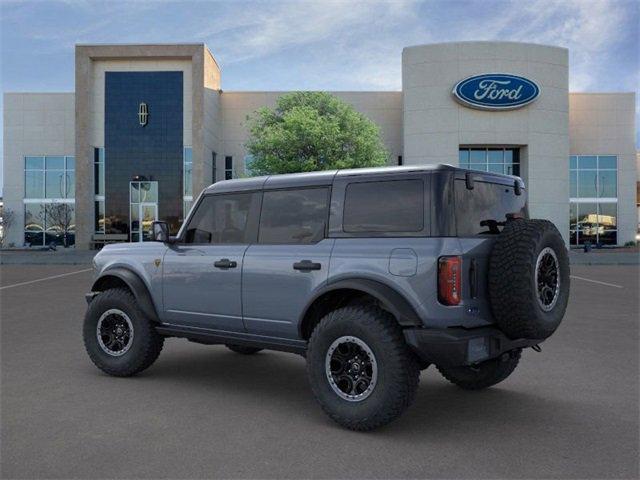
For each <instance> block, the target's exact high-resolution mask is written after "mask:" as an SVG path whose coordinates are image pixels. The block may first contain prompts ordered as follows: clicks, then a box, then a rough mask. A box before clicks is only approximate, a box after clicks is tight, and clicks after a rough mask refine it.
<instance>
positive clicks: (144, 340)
mask: <svg viewBox="0 0 640 480" xmlns="http://www.w3.org/2000/svg"><path fill="white" fill-rule="evenodd" d="M83 337H84V346H85V349H86V350H87V353H88V354H89V358H90V359H91V361H92V362H93V363H94V364H95V366H96V367H98V368H99V369H100V370H102V371H103V372H105V373H108V374H109V375H114V376H116V377H128V376H130V375H135V374H136V373H139V372H141V371H143V370H144V369H146V368H148V367H150V366H151V364H152V363H153V362H155V361H156V359H157V358H158V355H160V351H161V350H162V346H163V344H164V337H162V336H161V335H159V334H158V333H157V332H156V330H155V328H154V326H153V324H152V322H151V320H149V319H148V318H147V317H146V316H145V315H144V313H142V311H141V310H140V308H139V307H138V304H137V303H136V299H135V297H134V296H133V295H132V294H131V292H129V291H128V290H125V289H123V288H113V289H110V290H107V291H105V292H102V293H101V294H100V295H98V296H96V297H95V298H94V299H93V300H92V301H91V303H90V304H89V308H88V309H87V313H86V315H85V318H84V327H83Z"/></svg>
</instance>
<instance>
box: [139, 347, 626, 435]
mask: <svg viewBox="0 0 640 480" xmlns="http://www.w3.org/2000/svg"><path fill="white" fill-rule="evenodd" d="M515 375H518V372H516V373H515ZM142 376H143V377H147V378H148V379H153V380H154V383H157V382H163V383H164V382H170V383H171V388H172V389H175V388H181V389H185V390H186V392H184V393H187V394H188V393H189V392H196V391H198V392H201V391H202V389H203V388H205V389H210V390H211V391H212V393H216V394H224V395H225V396H228V397H229V396H230V397H232V398H233V399H235V400H237V401H239V402H242V401H247V402H249V401H253V400H255V399H256V398H259V399H260V401H261V403H262V404H265V406H267V407H268V408H269V409H270V410H271V411H272V412H274V413H280V414H282V415H284V416H286V417H287V418H288V419H289V421H293V422H295V421H296V415H298V413H296V412H299V415H300V421H301V422H306V423H309V422H312V423H313V424H314V425H315V426H320V425H324V426H325V427H326V426H330V427H331V426H333V427H335V428H340V427H339V426H337V425H334V424H333V422H331V420H329V419H328V418H327V417H326V416H325V415H324V414H323V413H322V411H321V409H320V407H319V406H318V405H317V403H316V402H315V400H314V399H313V395H312V393H311V388H310V387H309V384H308V381H307V376H306V370H305V363H304V359H303V358H302V357H299V356H297V355H290V354H282V353H277V352H271V351H263V352H259V353H257V354H255V355H239V354H237V353H233V352H231V351H228V350H226V349H225V348H224V347H221V346H208V347H204V348H200V349H197V350H196V351H194V349H193V348H191V349H188V350H186V349H185V350H182V351H180V352H172V354H171V355H167V356H164V357H163V356H161V357H160V359H159V361H158V362H157V363H156V364H155V365H154V366H153V367H152V368H151V369H150V370H149V371H148V372H145V373H144V374H143V375H142ZM271 399H272V400H273V402H272V403H271V404H270V400H271ZM591 408H596V407H590V406H589V405H588V404H580V405H576V404H575V403H572V402H571V401H568V400H565V399H563V398H559V397H557V396H555V397H554V396H543V395H539V394H536V393H532V392H531V389H530V388H527V387H526V385H523V384H522V383H521V382H520V383H516V382H512V381H510V380H507V381H505V382H504V383H502V384H501V385H497V386H494V387H492V388H489V389H486V390H483V391H475V392H470V391H464V390H462V389H460V388H458V387H456V386H453V385H451V384H449V383H447V382H446V381H445V380H444V379H442V378H441V377H440V375H439V374H438V373H437V372H436V371H435V368H434V367H430V368H429V369H427V370H426V371H424V372H423V373H422V376H421V381H420V387H419V390H418V395H417V398H416V400H415V402H414V404H413V405H412V406H411V407H410V408H409V409H408V411H407V412H406V413H405V415H403V416H402V417H401V418H400V419H398V420H397V421H396V422H393V423H392V424H390V425H388V426H386V427H383V428H381V429H379V430H376V431H375V432H373V433H372V435H382V436H385V437H402V438H405V439H406V438H410V437H413V436H416V437H420V438H422V439H424V438H426V437H429V436H432V435H433V436H434V437H435V436H438V435H440V434H441V433H442V432H444V431H446V432H449V433H451V432H455V431H456V430H460V431H468V430H469V429H470V428H471V429H473V430H477V431H478V432H487V431H489V430H492V431H495V430H496V429H497V430H521V431H526V430H527V429H529V431H535V430H536V429H540V427H541V419H544V422H543V423H544V424H545V425H562V424H567V423H570V424H574V423H577V424H580V423H584V418H585V415H589V410H590V409H591ZM278 410H281V411H280V412H278ZM593 413H594V414H597V415H599V416H600V417H601V416H602V411H598V410H594V412H593ZM603 421H604V419H603ZM609 421H613V422H615V421H616V417H612V418H611V419H610V420H609ZM523 429H524V430H523ZM479 440H481V437H479Z"/></svg>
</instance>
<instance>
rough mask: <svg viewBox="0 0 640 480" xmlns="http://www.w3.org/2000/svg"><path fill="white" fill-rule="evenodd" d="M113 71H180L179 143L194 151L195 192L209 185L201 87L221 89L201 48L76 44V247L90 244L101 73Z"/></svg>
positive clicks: (212, 64)
mask: <svg viewBox="0 0 640 480" xmlns="http://www.w3.org/2000/svg"><path fill="white" fill-rule="evenodd" d="M114 68H122V69H124V71H130V70H138V71H139V70H167V69H178V70H182V71H183V72H184V77H183V79H184V84H183V95H184V98H183V100H184V113H183V115H184V118H183V139H184V145H185V146H191V147H192V149H193V191H194V194H195V193H196V192H200V190H202V189H203V188H204V187H205V186H206V185H208V183H207V177H206V174H205V172H206V171H207V168H209V170H210V168H211V167H210V165H211V161H210V158H211V157H210V153H207V152H205V111H204V109H205V87H206V88H209V89H219V88H220V70H219V68H218V66H217V64H216V62H215V60H214V59H213V56H212V55H211V52H210V51H209V49H208V48H207V47H206V45H204V44H202V43H199V44H197V43H196V44H173V45H162V44H150V45H146V44H145V45H76V72H75V73H76V140H75V141H76V148H75V151H76V152H77V154H76V198H77V200H78V201H77V202H76V204H77V205H76V220H77V229H76V246H77V247H78V248H88V247H89V246H90V243H91V237H92V235H93V231H94V228H93V216H94V203H93V199H94V198H93V166H92V164H93V148H94V147H96V146H103V145H104V123H103V122H104V112H103V109H104V72H106V71H114V70H110V69H114ZM107 155H108V153H107ZM207 159H209V167H207V165H206V162H207ZM107 161H108V159H107ZM88 179H91V181H87V180H88ZM107 201H108V200H107Z"/></svg>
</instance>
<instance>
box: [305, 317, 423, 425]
mask: <svg viewBox="0 0 640 480" xmlns="http://www.w3.org/2000/svg"><path fill="white" fill-rule="evenodd" d="M344 336H348V337H356V338H358V339H360V340H361V341H362V342H364V343H365V344H366V345H367V346H368V347H369V348H370V349H371V351H372V352H373V355H374V357H375V360H376V363H377V369H378V370H377V371H378V377H377V381H376V382H375V386H374V387H373V389H372V391H371V393H370V394H369V396H368V397H366V398H364V399H363V400H360V401H349V400H345V399H344V398H342V397H340V396H339V395H338V394H337V393H336V392H335V391H334V390H333V388H332V386H331V385H330V383H329V379H328V377H327V372H326V369H325V361H326V358H327V352H328V351H329V348H330V346H331V345H332V343H333V342H334V341H336V340H337V339H339V338H341V337H344ZM307 373H308V375H309V382H310V384H311V389H312V390H313V394H314V396H315V398H316V400H317V401H318V403H320V406H321V407H322V409H323V410H324V411H325V413H326V414H327V415H328V416H329V417H331V418H332V419H333V420H334V421H335V422H337V423H338V424H340V425H342V426H343V427H346V428H348V429H351V430H357V431H368V430H372V429H375V428H378V427H381V426H382V425H385V424H387V423H389V422H391V421H393V420H395V419H396V418H398V417H399V416H400V415H401V414H402V413H403V412H404V410H405V409H406V408H407V407H408V406H409V405H411V403H412V402H413V400H414V399H415V396H416V392H417V389H418V381H419V377H420V370H419V365H418V361H417V359H416V358H415V356H414V355H413V353H412V352H411V351H410V350H409V348H408V347H407V345H406V343H405V341H404V338H403V335H402V331H401V329H400V326H399V325H398V324H397V322H396V321H395V319H394V317H393V316H392V315H391V314H390V313H388V312H386V311H384V310H382V309H380V308H378V307H376V306H373V305H352V306H346V307H343V308H339V309H336V310H334V311H332V312H330V313H328V314H327V315H326V316H325V317H324V318H323V319H322V320H321V321H320V323H319V324H318V326H317V327H316V328H315V329H314V331H313V333H312V335H311V339H310V340H309V346H308V349H307Z"/></svg>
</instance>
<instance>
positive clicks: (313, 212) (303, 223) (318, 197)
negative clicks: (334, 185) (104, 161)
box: [259, 188, 329, 244]
mask: <svg viewBox="0 0 640 480" xmlns="http://www.w3.org/2000/svg"><path fill="white" fill-rule="evenodd" d="M328 208H329V189H328V188H305V189H298V190H274V191H266V192H264V195H263V197H262V213H261V214H260V233H259V242H260V243H271V244H273V243H276V244H278V243H279V244H282V243H289V244H301V243H315V242H318V241H320V240H322V239H323V238H324V232H325V227H326V224H327V216H328Z"/></svg>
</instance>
